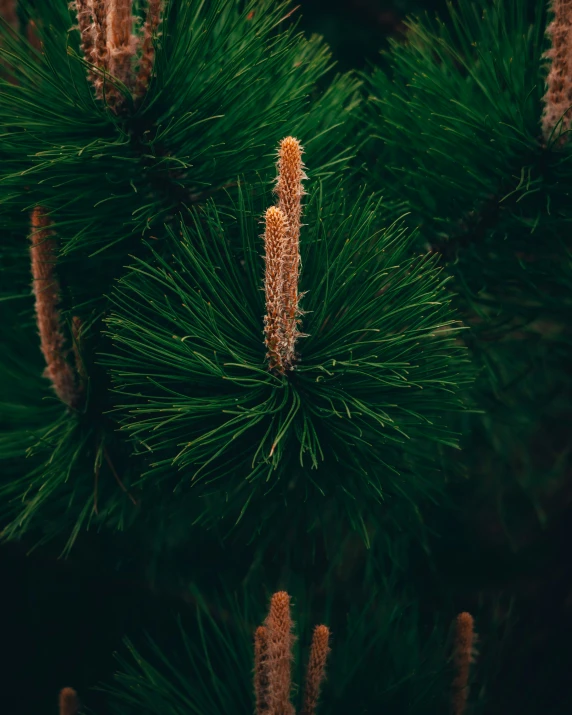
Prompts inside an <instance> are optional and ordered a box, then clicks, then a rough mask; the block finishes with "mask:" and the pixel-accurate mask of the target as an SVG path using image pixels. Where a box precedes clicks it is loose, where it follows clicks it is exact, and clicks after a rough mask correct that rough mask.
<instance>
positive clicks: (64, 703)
mask: <svg viewBox="0 0 572 715" xmlns="http://www.w3.org/2000/svg"><path fill="white" fill-rule="evenodd" d="M59 705H60V710H59V715H76V713H77V711H78V710H79V699H78V697H77V693H76V691H75V690H74V689H73V688H62V690H60V697H59Z"/></svg>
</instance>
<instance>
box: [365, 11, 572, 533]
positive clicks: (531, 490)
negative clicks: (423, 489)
mask: <svg viewBox="0 0 572 715" xmlns="http://www.w3.org/2000/svg"><path fill="white" fill-rule="evenodd" d="M547 21H548V17H547V13H546V3H544V2H537V0H530V2H518V1H516V0H513V1H512V2H508V3H507V2H497V1H496V0H490V1H489V0H486V1H483V2H480V3H476V4H475V3H469V2H460V3H458V4H455V5H451V6H450V8H449V13H448V16H447V15H445V16H444V17H443V20H442V21H441V20H436V21H430V20H428V19H424V20H423V21H412V22H410V23H409V42H408V43H407V44H406V45H398V44H394V45H393V47H392V52H391V54H390V55H389V57H388V59H389V62H390V65H391V71H390V72H389V73H386V72H382V71H380V70H374V71H373V73H372V75H371V77H370V79H369V91H370V101H369V102H368V114H367V116H368V122H369V127H368V131H369V132H371V134H372V135H373V136H372V139H371V142H369V143H368V145H367V146H368V158H369V157H372V156H375V157H378V160H377V161H376V162H375V163H374V162H372V161H370V162H369V163H370V174H369V176H370V181H373V182H375V184H376V185H377V186H378V188H379V189H380V191H382V192H383V194H384V197H385V200H386V203H385V205H386V206H387V207H388V208H390V210H391V211H393V212H395V213H396V214H399V213H401V212H404V211H407V212H409V219H408V220H409V221H410V222H411V224H412V225H414V226H416V227H419V236H420V238H421V240H422V241H423V242H424V245H425V248H426V249H427V250H429V251H431V252H434V253H436V254H437V256H438V257H439V262H440V264H441V265H443V266H444V268H445V270H446V272H447V273H448V274H449V275H451V277H452V278H453V282H452V284H451V285H452V286H453V288H454V291H455V292H456V293H457V295H458V300H457V303H456V304H457V306H458V307H459V308H460V310H461V312H462V315H463V318H464V322H465V324H466V325H467V327H468V328H470V330H467V331H465V332H464V333H463V337H464V341H465V343H466V344H467V345H468V347H469V348H470V351H471V354H472V358H473V362H474V363H475V365H476V366H478V367H480V368H481V379H480V380H479V381H478V383H477V386H476V389H475V391H474V395H475V399H476V402H477V406H478V407H479V408H481V410H482V412H483V417H482V418H481V417H477V418H474V417H472V418H470V420H469V423H468V424H467V422H465V425H464V427H460V429H461V430H462V431H464V432H466V433H468V434H471V440H470V441H469V440H467V442H466V443H465V445H464V446H465V450H466V451H465V452H464V454H463V458H462V459H461V460H456V459H454V460H453V461H452V463H451V462H449V464H450V466H453V467H454V470H458V471H460V472H462V473H464V475H465V476H468V475H469V474H470V475H471V476H473V475H476V474H477V473H479V474H482V475H483V477H484V483H485V484H487V485H488V487H487V489H490V488H492V489H493V491H495V492H497V496H498V500H499V504H500V503H502V502H503V501H504V499H505V497H506V496H508V493H507V488H506V487H507V484H508V483H511V482H512V488H511V489H509V490H508V492H509V493H510V492H512V494H511V498H514V496H515V495H514V490H515V489H516V491H517V492H520V491H521V489H522V488H523V487H524V489H525V492H526V493H527V495H528V496H527V498H531V499H532V500H533V502H534V504H535V506H536V507H537V508H538V514H539V516H540V517H541V519H544V515H543V513H542V510H543V507H541V506H540V503H541V502H542V499H543V497H542V494H541V493H542V492H543V489H544V490H545V496H546V495H547V494H548V493H550V492H551V490H552V488H553V487H554V483H553V485H552V486H551V487H548V482H547V475H546V469H545V467H542V466H540V465H541V464H542V463H545V462H544V460H546V459H548V460H550V459H551V457H550V456H548V454H547V453H546V451H547V450H545V449H544V448H543V447H541V446H539V445H540V439H541V435H542V434H543V433H544V432H543V430H544V428H543V427H542V423H543V420H548V421H550V422H553V423H555V424H556V423H558V422H559V421H561V420H562V419H564V420H569V419H570V413H569V395H570V372H569V369H568V368H567V365H568V364H569V362H570V331H569V316H570V314H571V311H572V291H571V286H572V244H571V242H570V225H571V220H572V213H571V211H570V206H571V204H570V188H571V186H572V173H571V166H572V165H571V163H570V161H571V154H570V144H569V143H568V144H566V145H564V146H561V145H560V144H557V143H556V142H553V141H549V142H548V143H546V142H544V140H543V139H542V136H541V131H540V117H541V113H542V101H541V100H542V96H543V94H544V77H545V66H544V65H545V62H544V60H543V59H542V56H543V53H544V51H545V50H546V42H545V39H544V37H543V35H544V31H545V27H546V23H547ZM485 445H486V448H485ZM533 445H535V446H534V447H533ZM532 449H534V453H533V452H532V451H531V450H532ZM555 449H556V453H552V458H554V459H556V455H557V454H558V458H557V461H556V462H553V463H552V466H553V469H554V472H553V476H552V477H551V478H550V480H549V481H551V482H552V480H555V481H556V482H558V483H560V484H562V480H563V479H564V478H565V477H564V475H565V474H566V473H567V470H568V469H569V464H570V462H569V458H568V457H567V456H566V453H565V452H563V451H562V449H561V448H560V447H557V446H555ZM548 451H549V450H548ZM541 454H542V456H540V455H541ZM447 461H448V460H447ZM551 469H552V468H551ZM497 470H499V471H497ZM485 475H486V476H485ZM479 482H480V480H478V479H477V480H475V483H476V484H477V483H479ZM501 485H502V486H501ZM541 485H544V487H542V486H541Z"/></svg>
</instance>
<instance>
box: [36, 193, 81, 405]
mask: <svg viewBox="0 0 572 715" xmlns="http://www.w3.org/2000/svg"><path fill="white" fill-rule="evenodd" d="M50 227H51V222H50V220H49V218H48V217H47V214H46V212H45V209H42V208H40V207H38V208H36V209H34V211H33V212H32V231H31V235H30V240H31V243H32V246H31V250H30V255H31V262H32V276H33V279H34V283H33V291H34V295H35V297H36V303H35V307H36V320H37V325H38V332H39V334H40V348H41V351H42V354H43V356H44V359H45V361H46V371H45V376H46V377H47V378H48V379H49V380H50V381H51V383H52V386H53V389H54V392H55V393H56V395H57V396H58V397H59V398H60V400H61V401H62V402H63V403H64V404H66V405H68V407H71V408H73V409H77V408H78V407H79V405H80V403H81V398H82V395H81V390H80V389H79V387H78V385H77V381H76V376H75V375H74V372H73V369H72V367H71V365H70V364H69V362H68V361H67V360H66V357H67V352H68V351H67V350H66V349H65V338H64V335H63V329H62V324H61V315H60V312H59V310H58V305H59V303H60V292H61V291H60V285H59V282H58V279H57V277H56V274H55V263H56V242H55V239H54V238H53V236H54V232H53V231H52V230H51V228H50Z"/></svg>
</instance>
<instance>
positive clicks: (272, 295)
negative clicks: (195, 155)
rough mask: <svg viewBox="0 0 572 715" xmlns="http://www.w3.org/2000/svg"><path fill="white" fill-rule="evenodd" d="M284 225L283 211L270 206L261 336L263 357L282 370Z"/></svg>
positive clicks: (266, 228) (266, 235)
mask: <svg viewBox="0 0 572 715" xmlns="http://www.w3.org/2000/svg"><path fill="white" fill-rule="evenodd" d="M286 232H287V224H286V218H285V216H284V214H283V213H282V211H281V210H280V209H279V208H276V206H271V207H270V208H269V209H268V210H267V211H266V215H265V231H264V250H265V261H266V270H265V274H264V292H265V297H266V315H265V316H264V335H265V345H266V348H267V351H268V352H267V354H266V357H267V359H268V366H269V368H270V369H271V370H276V372H278V373H283V372H284V361H283V351H282V348H283V343H284V339H283V332H282V330H283V314H284V303H283V283H284V279H283V260H284V259H283V253H284V242H285V241H286Z"/></svg>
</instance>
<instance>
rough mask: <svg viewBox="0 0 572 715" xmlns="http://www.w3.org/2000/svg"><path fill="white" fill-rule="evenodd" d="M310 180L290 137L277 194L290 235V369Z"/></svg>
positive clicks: (286, 265) (286, 264) (282, 152)
mask: <svg viewBox="0 0 572 715" xmlns="http://www.w3.org/2000/svg"><path fill="white" fill-rule="evenodd" d="M305 178H307V177H306V174H305V173H304V164H303V163H302V147H301V146H300V142H299V141H298V140H297V139H295V138H294V137H286V138H285V139H282V141H281V142H280V148H279V151H278V177H277V180H276V189H275V190H276V194H277V195H278V208H279V209H280V210H281V211H282V213H283V214H284V216H285V217H286V223H287V225H288V232H287V237H286V243H285V245H284V259H283V277H284V285H283V291H284V328H283V331H284V348H283V352H284V365H285V367H286V369H290V368H291V367H292V365H293V364H294V362H295V359H296V349H295V346H296V339H297V338H298V336H299V332H298V318H299V315H300V308H299V302H300V294H299V292H298V283H299V276H300V225H301V224H300V221H301V217H302V196H303V195H304V188H303V186H302V180H303V179H305Z"/></svg>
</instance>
